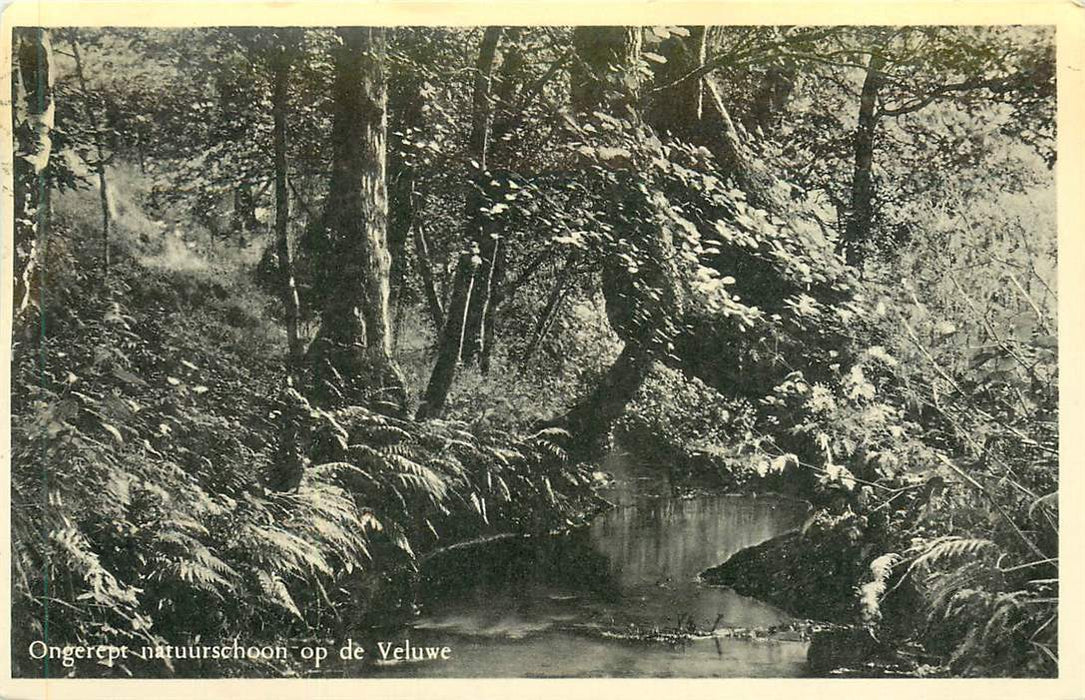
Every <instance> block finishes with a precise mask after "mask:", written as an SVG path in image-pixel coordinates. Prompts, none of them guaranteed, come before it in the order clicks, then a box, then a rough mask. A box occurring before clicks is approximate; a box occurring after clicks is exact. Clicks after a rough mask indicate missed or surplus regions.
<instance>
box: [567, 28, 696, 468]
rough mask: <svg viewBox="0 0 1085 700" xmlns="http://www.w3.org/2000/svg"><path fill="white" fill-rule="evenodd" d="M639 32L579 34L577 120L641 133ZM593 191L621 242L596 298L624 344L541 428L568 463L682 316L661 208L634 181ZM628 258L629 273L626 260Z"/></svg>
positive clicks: (615, 412)
mask: <svg viewBox="0 0 1085 700" xmlns="http://www.w3.org/2000/svg"><path fill="white" fill-rule="evenodd" d="M640 37H641V30H640V28H637V27H578V28H576V29H575V30H574V31H573V46H574V48H575V50H576V52H577V54H578V58H579V61H578V62H577V64H576V68H574V70H573V83H572V85H571V91H570V92H571V96H572V100H573V108H574V110H575V111H576V112H577V115H578V118H579V119H581V120H584V121H586V120H588V119H590V118H591V117H590V115H592V114H593V113H594V112H603V113H608V114H609V115H610V116H612V117H614V118H621V119H626V120H630V121H631V122H632V124H633V127H632V128H634V129H642V128H644V127H643V125H640V124H639V119H638V117H637V114H636V103H637V89H638V81H637V78H636V76H637V71H638V70H639V68H638V65H637V60H636V59H637V57H638V54H639V52H640ZM615 175H616V177H614V178H608V179H604V180H603V181H602V182H601V183H592V184H591V185H589V190H591V189H592V187H595V188H599V187H602V188H603V189H604V190H605V194H606V196H607V197H608V198H609V199H610V206H609V209H610V211H609V216H610V217H611V219H612V221H613V222H614V223H615V224H616V229H617V230H621V231H623V237H622V238H621V239H620V240H619V241H617V242H616V244H615V247H614V248H613V249H612V250H609V251H607V253H606V258H605V260H604V264H603V295H604V298H605V300H606V310H607V318H608V320H609V321H610V325H611V327H612V328H613V329H614V331H615V332H616V333H617V334H618V337H619V338H620V339H621V340H622V342H623V343H624V348H623V349H622V352H621V354H620V355H619V356H618V359H617V360H616V361H615V363H614V364H613V365H612V366H611V367H610V368H609V369H608V370H607V371H606V373H605V374H604V376H603V379H602V380H601V382H600V384H599V385H598V386H597V387H596V388H595V390H594V391H592V392H591V393H590V394H589V395H588V396H587V397H585V398H583V399H582V400H580V401H579V402H578V403H576V404H575V405H574V406H573V407H572V408H571V409H570V410H569V411H568V412H567V413H565V414H564V415H563V416H561V417H559V418H556V419H554V420H551V421H549V422H548V423H547V424H548V425H551V426H557V427H561V428H564V429H566V430H567V431H568V432H569V433H570V435H571V444H570V445H569V450H570V453H571V455H572V456H573V458H574V459H584V458H587V457H590V456H591V455H592V454H593V453H594V452H595V450H596V449H597V448H598V446H599V445H600V444H601V442H602V438H604V437H605V436H606V434H607V433H608V432H609V430H610V426H611V424H612V423H613V421H614V420H615V419H617V418H618V417H619V416H620V415H621V413H622V411H623V410H624V409H625V406H626V405H627V404H628V402H629V401H630V400H632V398H633V397H634V396H635V395H636V393H637V391H638V390H639V389H640V386H641V385H642V384H643V383H644V380H645V378H646V377H647V376H648V373H649V372H650V371H651V368H652V365H653V364H654V362H655V358H656V357H658V356H660V355H661V354H662V353H664V352H666V351H667V348H668V346H669V345H670V341H671V339H672V338H673V334H674V324H675V322H676V321H677V320H678V318H679V317H680V316H681V313H682V299H681V290H680V289H679V287H678V283H677V270H676V269H675V259H676V257H677V256H676V254H675V250H674V243H673V240H672V239H671V234H670V232H669V230H668V229H666V228H665V227H664V226H661V225H660V223H659V221H658V216H657V215H658V210H659V206H660V202H659V201H657V197H661V196H662V195H655V196H653V195H649V194H647V193H645V192H642V191H641V188H640V187H638V185H639V184H640V183H639V182H638V178H639V173H638V172H631V171H621V172H618V173H615ZM629 255H633V256H635V260H636V266H635V268H636V269H635V271H634V270H633V269H631V268H630V266H629V262H628V257H627V256H629Z"/></svg>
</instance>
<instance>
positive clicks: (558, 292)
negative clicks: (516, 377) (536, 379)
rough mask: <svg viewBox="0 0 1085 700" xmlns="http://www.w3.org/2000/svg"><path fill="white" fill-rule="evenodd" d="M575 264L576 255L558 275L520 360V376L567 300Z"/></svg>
mask: <svg viewBox="0 0 1085 700" xmlns="http://www.w3.org/2000/svg"><path fill="white" fill-rule="evenodd" d="M575 262H576V257H575V255H574V256H573V257H571V258H570V259H569V261H568V262H567V263H566V264H565V267H564V268H563V269H562V271H561V274H559V275H558V279H557V282H555V283H554V287H553V288H552V289H551V290H550V296H549V298H547V300H546V306H544V307H543V311H542V313H541V314H539V320H538V321H537V322H536V323H535V330H534V331H533V332H532V333H531V340H529V341H528V344H527V348H525V350H524V355H523V357H522V358H520V374H523V373H524V372H525V371H526V370H527V367H528V364H529V363H530V362H531V358H532V357H534V356H535V352H536V351H537V350H538V349H539V346H540V345H542V341H543V339H544V338H545V337H546V334H547V333H548V332H549V331H550V327H551V326H552V325H553V324H554V319H555V318H556V317H557V314H558V309H559V308H560V307H561V303H562V302H563V301H564V300H565V296H566V293H567V292H566V284H567V282H568V278H569V275H570V273H571V271H572V269H573V265H574V264H575Z"/></svg>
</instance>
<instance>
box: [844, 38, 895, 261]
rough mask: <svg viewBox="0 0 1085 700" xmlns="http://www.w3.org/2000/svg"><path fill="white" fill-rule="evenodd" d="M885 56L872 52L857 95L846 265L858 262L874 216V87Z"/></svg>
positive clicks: (875, 92)
mask: <svg viewBox="0 0 1085 700" xmlns="http://www.w3.org/2000/svg"><path fill="white" fill-rule="evenodd" d="M884 66H885V59H884V57H882V55H881V54H880V53H877V52H876V53H874V54H873V55H872V56H871V57H870V62H869V63H868V64H867V73H866V79H865V80H863V91H862V94H861V95H860V97H859V127H858V129H857V130H856V132H855V176H854V177H853V178H852V184H851V209H850V212H849V214H848V223H847V227H846V228H845V229H844V241H843V242H844V254H845V257H846V259H847V261H848V264H849V265H855V266H858V265H861V264H862V262H863V248H864V247H865V245H866V243H867V241H868V239H869V238H870V227H871V222H872V221H873V219H874V137H875V134H876V132H877V130H878V115H877V107H878V91H879V90H880V89H881V85H882V82H883V80H884V77H883V76H882V68H883V67H884Z"/></svg>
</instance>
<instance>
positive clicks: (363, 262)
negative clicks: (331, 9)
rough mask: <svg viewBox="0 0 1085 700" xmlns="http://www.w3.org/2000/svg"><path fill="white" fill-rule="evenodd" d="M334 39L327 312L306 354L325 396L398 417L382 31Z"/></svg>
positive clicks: (362, 30) (351, 31) (355, 30)
mask: <svg viewBox="0 0 1085 700" xmlns="http://www.w3.org/2000/svg"><path fill="white" fill-rule="evenodd" d="M338 35H339V39H340V40H341V42H342V43H341V46H339V47H338V49H337V51H336V54H335V78H334V84H333V87H332V92H333V102H334V110H335V116H334V124H333V127H332V138H331V141H332V152H333V153H332V174H331V181H330V183H329V185H328V195H327V200H326V202H325V206H324V212H323V222H322V223H323V226H322V229H323V240H322V245H321V246H320V247H321V248H322V250H321V253H322V255H321V257H320V260H319V266H318V279H317V280H316V281H317V283H318V284H319V285H320V287H321V290H320V292H321V299H322V305H323V308H322V310H321V311H322V312H321V325H320V331H319V333H318V336H317V338H316V339H315V340H314V341H313V344H312V346H311V347H310V350H309V355H310V359H311V360H312V361H313V364H314V368H315V370H316V373H317V380H318V383H319V388H321V389H322V390H323V391H324V392H331V393H332V394H336V393H341V391H340V389H339V388H338V387H339V386H344V385H346V386H347V387H348V388H353V389H354V390H355V391H357V392H360V393H363V394H367V395H369V396H372V397H376V398H377V399H378V400H379V401H380V402H382V403H383V404H384V405H385V406H386V407H387V408H389V409H390V410H393V411H395V412H402V411H403V410H404V409H405V406H406V402H407V395H406V388H405V384H404V381H403V377H402V374H401V372H400V370H399V367H398V366H397V365H396V363H395V361H394V360H393V358H392V347H391V340H392V337H391V336H392V334H391V323H390V319H389V315H390V314H389V307H388V295H389V274H390V268H391V256H390V254H389V251H388V238H387V225H388V192H387V184H386V179H385V162H386V147H385V139H386V129H387V117H386V107H387V98H388V95H387V85H386V52H387V47H386V38H385V30H384V29H382V28H374V27H344V28H340V29H339V30H338ZM351 385H353V386H351ZM343 398H346V399H348V400H349V399H351V398H355V397H351V396H344V397H343Z"/></svg>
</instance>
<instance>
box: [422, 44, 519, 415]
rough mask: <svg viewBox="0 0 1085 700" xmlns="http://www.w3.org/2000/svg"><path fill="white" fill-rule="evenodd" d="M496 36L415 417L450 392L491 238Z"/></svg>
mask: <svg viewBox="0 0 1085 700" xmlns="http://www.w3.org/2000/svg"><path fill="white" fill-rule="evenodd" d="M500 38H501V27H487V28H486V30H485V32H483V35H482V42H481V44H480V45H479V52H478V60H477V61H476V64H475V85H474V96H473V99H472V105H471V133H470V136H469V138H468V144H467V153H468V160H469V167H470V169H471V189H470V190H469V191H468V193H467V209H466V212H465V216H464V219H465V231H464V249H463V250H462V251H461V252H460V256H459V261H458V263H457V265H456V273H455V276H454V278H453V281H452V294H451V298H450V299H449V303H448V310H447V312H446V313H445V320H444V326H443V327H442V329H441V334H440V338H439V341H438V346H437V358H436V361H435V363H434V366H433V371H432V372H431V374H430V379H429V383H428V384H427V385H426V392H425V395H424V396H423V397H422V403H421V404H420V405H419V407H418V417H419V418H430V417H434V416H438V415H440V414H441V413H442V412H443V411H444V407H445V402H446V401H447V400H448V392H449V391H450V390H451V389H452V383H453V382H454V381H455V378H456V370H457V368H458V367H459V365H460V362H461V360H462V353H463V347H464V336H465V333H466V331H467V328H468V316H469V313H470V311H471V306H472V304H471V298H472V296H473V294H474V291H475V281H476V280H475V274H476V270H477V269H478V267H479V265H480V264H481V263H482V259H481V257H480V255H479V253H480V252H481V249H482V246H483V245H484V244H485V243H484V241H485V239H487V238H488V237H489V235H490V225H489V224H490V217H489V215H488V214H487V213H486V212H485V211H484V208H485V205H486V202H487V199H488V198H487V194H486V191H487V189H488V188H489V174H488V169H487V155H488V151H489V141H490V124H491V119H492V98H491V95H490V87H491V77H492V74H493V68H494V59H495V56H496V53H497V43H498V40H499V39H500ZM476 308H477V306H476Z"/></svg>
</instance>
